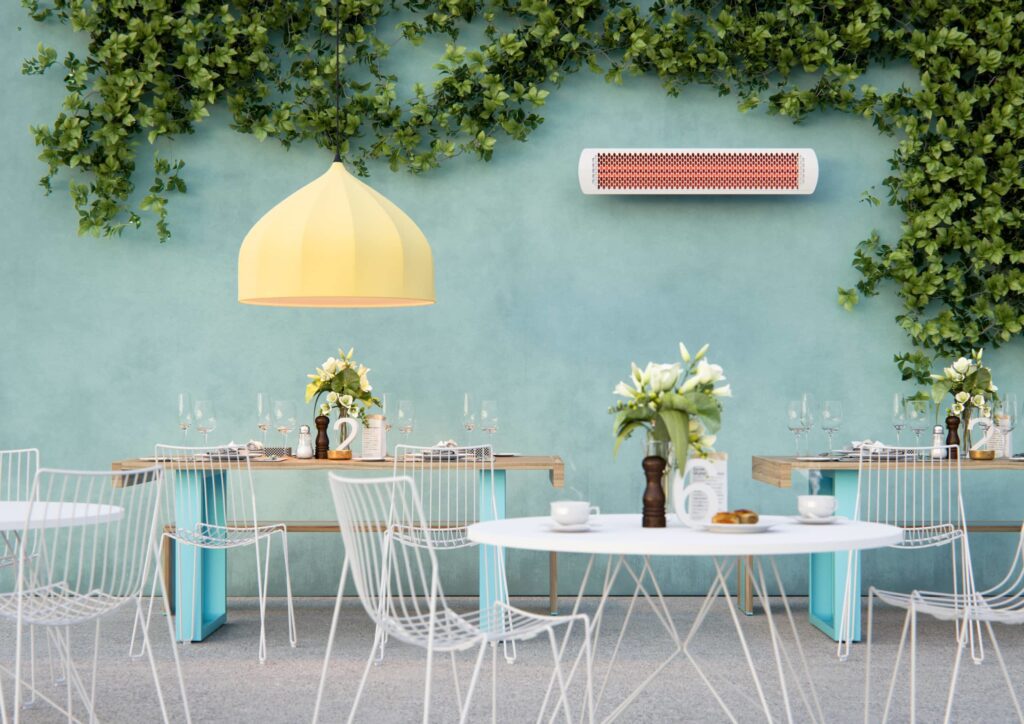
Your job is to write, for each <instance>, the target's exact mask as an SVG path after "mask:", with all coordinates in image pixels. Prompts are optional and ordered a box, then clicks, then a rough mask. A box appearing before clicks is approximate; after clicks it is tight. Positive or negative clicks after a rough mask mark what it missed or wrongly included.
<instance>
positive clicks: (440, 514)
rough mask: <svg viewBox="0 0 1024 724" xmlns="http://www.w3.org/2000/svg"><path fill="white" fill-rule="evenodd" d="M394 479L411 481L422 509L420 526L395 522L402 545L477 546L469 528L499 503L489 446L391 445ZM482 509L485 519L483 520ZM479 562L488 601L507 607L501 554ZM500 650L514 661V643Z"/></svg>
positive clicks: (493, 552) (488, 553)
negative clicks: (488, 596)
mask: <svg viewBox="0 0 1024 724" xmlns="http://www.w3.org/2000/svg"><path fill="white" fill-rule="evenodd" d="M394 475H395V477H408V478H410V479H411V480H412V481H413V484H414V485H415V486H416V493H417V495H418V496H419V499H420V501H421V503H422V505H423V522H425V525H421V521H420V520H419V519H418V518H416V519H408V520H398V521H396V524H397V525H398V529H397V531H396V535H399V536H400V537H401V538H402V540H403V542H404V543H406V544H407V545H412V546H419V547H425V546H427V545H430V546H432V547H433V548H434V550H435V551H437V550H455V549H460V548H470V547H477V544H476V543H474V542H473V541H471V540H470V539H469V536H468V530H469V526H470V525H472V524H473V523H476V522H478V521H480V520H481V519H482V518H490V519H494V518H496V517H497V516H498V503H497V500H496V499H495V497H494V492H495V491H494V452H493V449H492V448H491V446H490V445H470V446H462V447H452V448H439V447H420V446H415V445H396V446H395V464H394ZM481 491H483V493H484V495H483V497H482V496H481ZM484 510H485V511H486V512H487V513H488V515H486V516H485V515H482V512H483V511H484ZM410 512H411V511H410ZM482 560H483V566H482V568H483V574H484V576H485V577H486V578H487V579H488V585H489V587H490V596H491V600H493V601H502V602H505V603H508V581H507V578H506V575H505V556H504V555H503V552H502V550H501V549H499V548H496V547H493V546H487V547H486V548H485V549H484V551H483V554H482ZM495 623H496V624H497V623H498V622H495ZM504 626H505V628H506V629H511V626H512V621H511V620H509V621H506V622H505V623H504ZM386 643H387V632H384V633H383V635H382V636H381V641H380V651H379V655H378V657H377V662H378V663H380V662H381V661H382V660H383V658H384V647H385V644H386ZM503 650H504V653H505V658H506V660H508V661H509V662H512V661H514V660H515V642H514V640H509V641H507V642H505V644H504V645H503Z"/></svg>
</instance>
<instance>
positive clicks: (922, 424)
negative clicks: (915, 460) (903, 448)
mask: <svg viewBox="0 0 1024 724" xmlns="http://www.w3.org/2000/svg"><path fill="white" fill-rule="evenodd" d="M905 410H906V415H907V421H908V422H909V423H910V429H911V430H912V431H913V433H914V446H915V447H921V435H922V434H924V431H925V430H927V429H928V401H927V400H916V399H908V400H907V401H906V405H905Z"/></svg>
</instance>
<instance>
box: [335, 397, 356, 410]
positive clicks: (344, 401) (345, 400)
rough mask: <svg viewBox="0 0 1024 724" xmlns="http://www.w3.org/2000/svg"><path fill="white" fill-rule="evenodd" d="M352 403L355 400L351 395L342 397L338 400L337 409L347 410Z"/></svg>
mask: <svg viewBox="0 0 1024 724" xmlns="http://www.w3.org/2000/svg"><path fill="white" fill-rule="evenodd" d="M354 401H355V400H354V399H353V398H352V395H342V396H341V397H339V398H338V407H343V408H345V409H346V410H347V409H348V408H350V407H352V403H353V402H354Z"/></svg>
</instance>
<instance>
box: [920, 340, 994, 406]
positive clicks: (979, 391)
mask: <svg viewBox="0 0 1024 724" xmlns="http://www.w3.org/2000/svg"><path fill="white" fill-rule="evenodd" d="M982 353H983V350H980V349H977V350H974V351H973V352H971V356H970V357H969V358H968V357H961V358H959V359H958V360H956V361H955V362H953V364H951V365H950V366H949V367H946V368H945V369H944V370H942V374H941V375H932V380H934V382H933V383H932V399H933V400H935V404H939V403H941V402H942V400H943V399H944V398H945V397H946V395H950V394H951V395H953V404H952V405H950V407H949V414H950V415H955V416H957V417H962V416H963V417H965V418H966V419H969V418H970V413H971V410H972V409H978V410H981V414H982V415H983V416H984V417H988V414H989V410H990V408H991V401H992V400H993V399H997V394H996V393H997V392H998V390H999V388H998V387H996V386H995V385H994V384H993V383H992V370H990V369H989V368H988V367H986V366H985V365H983V364H982V363H981V357H982ZM965 412H966V413H967V415H966V416H965V415H964V413H965Z"/></svg>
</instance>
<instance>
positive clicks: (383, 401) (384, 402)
mask: <svg viewBox="0 0 1024 724" xmlns="http://www.w3.org/2000/svg"><path fill="white" fill-rule="evenodd" d="M389 409H390V408H389V406H388V393H387V392H382V393H381V394H380V414H382V415H384V432H391V418H390V417H388V410H389Z"/></svg>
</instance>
